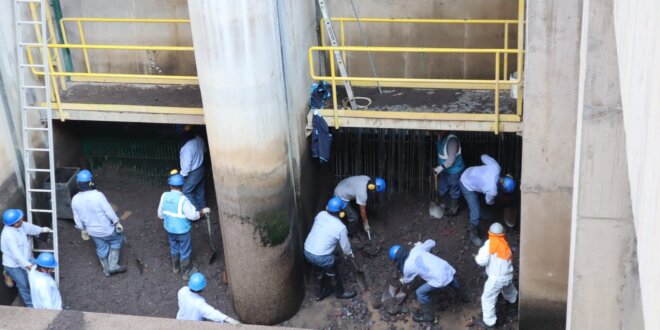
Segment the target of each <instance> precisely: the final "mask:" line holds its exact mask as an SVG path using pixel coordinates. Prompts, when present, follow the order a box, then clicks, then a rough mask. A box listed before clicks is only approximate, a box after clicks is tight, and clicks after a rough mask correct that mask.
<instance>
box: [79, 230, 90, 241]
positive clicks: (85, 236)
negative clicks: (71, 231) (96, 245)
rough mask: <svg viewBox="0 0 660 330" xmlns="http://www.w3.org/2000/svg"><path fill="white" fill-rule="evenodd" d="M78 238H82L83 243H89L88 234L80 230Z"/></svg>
mask: <svg viewBox="0 0 660 330" xmlns="http://www.w3.org/2000/svg"><path fill="white" fill-rule="evenodd" d="M80 236H81V237H82V239H83V241H89V234H88V233H87V232H86V231H84V230H81V231H80Z"/></svg>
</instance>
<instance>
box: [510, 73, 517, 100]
mask: <svg viewBox="0 0 660 330" xmlns="http://www.w3.org/2000/svg"><path fill="white" fill-rule="evenodd" d="M511 80H518V71H516V72H514V73H512V74H511V75H509V81H511ZM510 94H511V98H512V99H517V98H518V84H515V85H511V91H510Z"/></svg>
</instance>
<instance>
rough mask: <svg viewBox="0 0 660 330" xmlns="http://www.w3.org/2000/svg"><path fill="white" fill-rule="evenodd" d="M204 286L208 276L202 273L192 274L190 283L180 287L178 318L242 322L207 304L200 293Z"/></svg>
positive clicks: (230, 322) (232, 322)
mask: <svg viewBox="0 0 660 330" xmlns="http://www.w3.org/2000/svg"><path fill="white" fill-rule="evenodd" d="M204 288H206V277H204V275H203V274H202V273H194V274H192V275H190V279H189V280H188V285H187V286H184V287H183V288H181V289H179V292H178V293H177V298H178V300H179V311H178V312H177V313H176V319H177V320H190V321H204V320H209V321H213V322H218V323H229V324H240V322H238V321H236V320H234V319H233V318H231V317H229V316H227V315H225V314H223V313H222V312H220V311H219V310H217V309H215V308H213V307H212V306H211V305H209V304H207V303H206V299H204V297H202V296H201V295H200V293H201V292H202V291H203V290H204Z"/></svg>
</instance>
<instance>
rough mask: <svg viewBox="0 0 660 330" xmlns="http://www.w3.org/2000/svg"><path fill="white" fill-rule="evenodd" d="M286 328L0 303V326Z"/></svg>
mask: <svg viewBox="0 0 660 330" xmlns="http://www.w3.org/2000/svg"><path fill="white" fill-rule="evenodd" d="M137 328H139V329H140V330H151V329H154V330H160V329H172V330H177V329H181V330H183V329H273V328H276V329H286V328H280V327H266V326H260V325H237V326H236V325H230V324H219V323H213V322H196V321H178V320H175V319H164V318H157V317H144V316H130V315H114V314H101V313H88V312H79V311H51V310H45V309H33V308H24V307H8V306H0V329H21V330H32V329H35V330H36V329H53V330H58V329H62V330H65V329H66V330H74V329H137Z"/></svg>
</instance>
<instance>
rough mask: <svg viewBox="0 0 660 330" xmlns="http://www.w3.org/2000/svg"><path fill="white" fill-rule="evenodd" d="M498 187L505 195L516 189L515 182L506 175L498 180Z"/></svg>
mask: <svg viewBox="0 0 660 330" xmlns="http://www.w3.org/2000/svg"><path fill="white" fill-rule="evenodd" d="M500 186H501V187H502V191H504V192H505V193H511V192H513V191H514V190H515V189H516V181H515V180H514V179H513V178H512V177H511V176H510V175H507V176H505V177H503V178H501V179H500Z"/></svg>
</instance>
